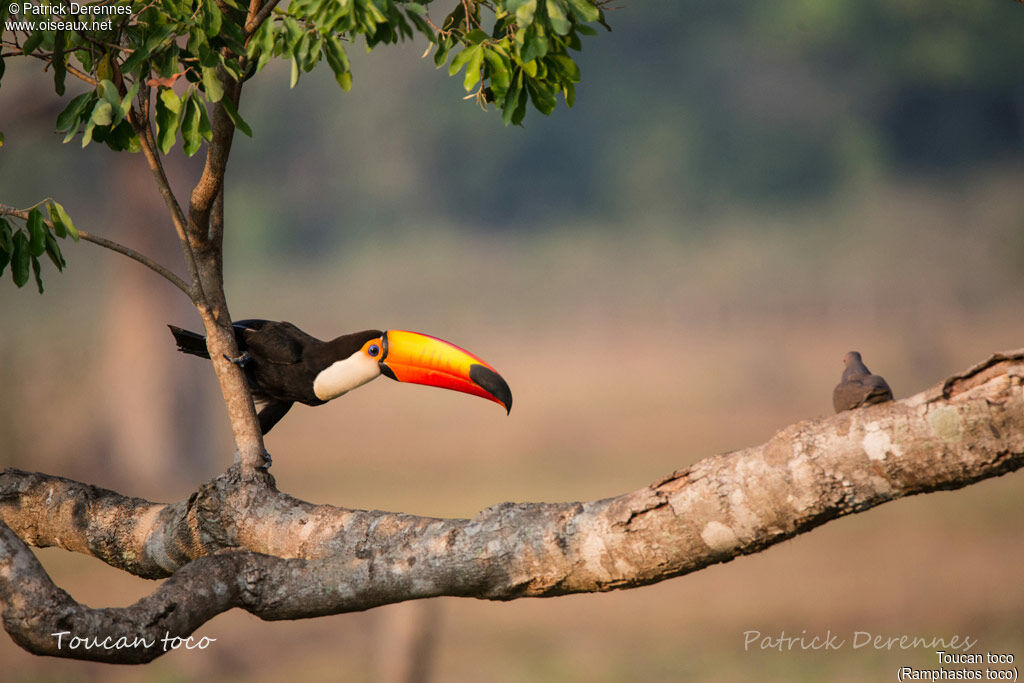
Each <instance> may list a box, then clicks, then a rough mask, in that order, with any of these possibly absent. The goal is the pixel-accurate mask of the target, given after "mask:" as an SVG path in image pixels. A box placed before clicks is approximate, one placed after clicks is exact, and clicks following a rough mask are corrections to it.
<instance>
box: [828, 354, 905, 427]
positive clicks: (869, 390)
mask: <svg viewBox="0 0 1024 683" xmlns="http://www.w3.org/2000/svg"><path fill="white" fill-rule="evenodd" d="M843 364H844V365H845V366H846V369H844V370H843V377H842V379H841V380H840V381H839V384H837V385H836V388H835V389H834V390H833V391H832V406H833V407H834V408H835V409H836V412H837V413H841V412H843V411H844V410H853V409H854V408H860V407H861V406H866V405H870V404H872V403H885V402H886V401H891V400H892V389H890V388H889V385H888V384H886V382H885V380H884V379H882V378H881V377H880V376H878V375H872V374H871V371H870V370H868V369H867V367H866V366H865V365H864V361H862V360H861V359H860V352H859V351H850V352H848V353H847V354H846V355H845V356H843Z"/></svg>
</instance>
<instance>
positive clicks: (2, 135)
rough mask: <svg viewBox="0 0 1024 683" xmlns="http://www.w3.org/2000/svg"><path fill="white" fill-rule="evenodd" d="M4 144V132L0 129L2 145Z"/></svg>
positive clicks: (0, 143)
mask: <svg viewBox="0 0 1024 683" xmlns="http://www.w3.org/2000/svg"><path fill="white" fill-rule="evenodd" d="M3 146H4V133H3V131H0V147H3Z"/></svg>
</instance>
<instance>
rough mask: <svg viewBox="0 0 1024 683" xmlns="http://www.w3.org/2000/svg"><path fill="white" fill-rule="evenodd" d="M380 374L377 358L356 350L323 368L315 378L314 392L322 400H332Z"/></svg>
mask: <svg viewBox="0 0 1024 683" xmlns="http://www.w3.org/2000/svg"><path fill="white" fill-rule="evenodd" d="M379 376H380V366H379V365H378V364H377V360H376V359H375V358H371V357H370V356H368V355H366V354H365V353H363V351H362V350H360V351H356V352H355V353H353V354H352V355H351V356H349V357H348V358H346V359H345V360H339V361H337V362H335V363H332V364H331V365H329V366H328V367H326V368H324V369H323V370H321V371H320V374H318V375H317V376H316V379H315V380H313V393H314V394H316V397H317V398H318V399H320V400H321V401H330V400H331V399H332V398H338V397H339V396H341V395H342V394H346V393H348V392H349V391H352V390H353V389H355V388H356V387H361V386H363V385H364V384H366V383H367V382H369V381H370V380H373V379H376V378H377V377H379Z"/></svg>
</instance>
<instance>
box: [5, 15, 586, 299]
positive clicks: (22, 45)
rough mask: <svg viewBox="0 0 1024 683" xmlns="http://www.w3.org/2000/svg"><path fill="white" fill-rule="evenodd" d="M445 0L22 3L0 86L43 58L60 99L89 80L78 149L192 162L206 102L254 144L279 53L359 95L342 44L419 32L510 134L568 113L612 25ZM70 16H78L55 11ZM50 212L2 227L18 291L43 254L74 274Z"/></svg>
mask: <svg viewBox="0 0 1024 683" xmlns="http://www.w3.org/2000/svg"><path fill="white" fill-rule="evenodd" d="M448 1H449V3H451V2H454V5H455V6H454V9H453V10H452V11H450V12H449V13H448V14H447V15H446V17H445V19H444V21H443V22H442V25H441V26H437V25H435V24H434V23H433V22H432V21H431V19H430V16H429V12H428V5H429V4H431V0H425V2H410V1H406V0H291V1H290V2H289V3H287V4H286V5H285V6H283V7H279V6H278V4H279V0H262V2H259V1H257V2H253V3H251V4H248V3H240V2H238V0H216V1H214V0H153V1H149V0H147V2H141V1H136V2H131V3H130V4H108V5H102V4H96V5H86V4H77V3H69V4H68V5H66V6H65V5H63V4H56V3H54V4H51V5H47V4H46V3H48V0H43V3H42V4H38V5H22V7H23V8H28V7H34V8H36V11H37V12H38V13H37V14H33V13H31V12H30V13H28V15H26V16H22V17H8V16H7V15H8V12H9V8H10V7H17V5H10V4H7V3H4V4H3V5H2V7H0V21H4V20H7V19H9V18H10V19H11V20H12V21H15V22H20V23H16V24H15V25H14V26H13V27H12V28H11V29H10V30H5V31H4V34H3V43H2V48H3V49H2V50H0V81H2V78H3V73H4V59H5V57H6V58H11V57H16V56H22V57H26V56H27V57H33V58H35V59H39V60H42V61H44V62H46V63H48V64H49V66H50V72H51V73H52V75H53V84H54V90H55V91H56V93H57V94H58V95H64V92H65V89H66V81H67V78H68V76H69V75H71V76H73V77H75V78H77V79H79V80H81V81H82V82H85V83H87V84H88V85H89V89H88V90H86V92H83V93H81V94H79V95H77V96H75V97H73V98H72V99H71V100H70V102H68V104H67V106H66V107H65V108H64V110H63V111H62V112H61V113H60V115H59V116H58V117H57V124H56V128H57V131H58V132H61V133H63V134H64V142H69V141H71V140H72V139H74V138H75V137H76V136H81V141H82V143H81V144H82V147H86V146H88V145H89V143H91V142H94V141H95V142H99V143H102V144H105V145H107V146H108V147H110V148H111V149H113V150H115V151H129V152H137V151H140V150H141V149H143V146H144V141H146V140H150V139H152V140H153V142H154V143H155V144H154V145H153V146H155V147H156V149H157V150H159V152H160V153H162V154H165V155H166V154H168V153H169V152H170V151H171V149H173V148H174V146H175V145H176V144H178V142H179V140H180V142H181V147H182V150H183V151H184V152H185V154H186V155H188V156H192V155H194V154H195V153H196V152H198V151H199V150H200V148H201V147H202V145H203V141H204V140H206V141H207V142H210V141H212V139H213V135H214V130H213V126H212V125H211V120H212V116H211V113H210V111H209V108H210V107H219V108H220V111H222V112H223V114H224V115H226V117H227V119H229V120H230V121H231V123H232V124H233V125H234V127H235V128H237V129H239V130H241V131H242V132H243V133H245V134H246V135H250V136H251V135H252V130H251V129H250V127H249V125H248V124H247V123H246V122H245V120H244V119H243V118H242V116H241V114H240V113H239V111H238V109H237V103H238V99H237V98H238V92H239V89H240V86H241V84H242V83H244V82H245V81H247V80H248V79H250V78H252V77H253V76H255V75H256V74H257V73H259V72H260V70H261V69H263V67H264V66H266V64H267V63H268V62H269V61H270V60H271V59H273V58H280V59H286V60H288V61H290V63H291V85H292V86H293V87H294V86H295V84H296V83H297V82H298V80H299V78H300V76H301V74H302V73H307V72H309V71H311V70H312V69H313V68H314V67H316V65H317V64H319V63H320V62H321V61H322V60H323V61H326V62H327V65H328V66H329V67H330V69H331V70H332V72H333V73H334V76H335V79H336V80H337V82H338V85H339V86H341V88H342V89H344V90H346V91H347V90H349V89H350V88H351V87H352V72H351V67H350V63H349V59H348V54H347V49H346V44H348V46H349V47H351V45H352V43H353V42H354V41H355V40H356V39H357V38H358V37H359V36H362V38H363V40H364V41H365V44H366V48H367V50H371V49H373V48H374V47H376V46H377V45H380V44H389V43H396V42H398V41H400V40H408V39H411V38H413V37H414V35H415V34H417V33H419V34H422V35H423V36H425V37H426V38H427V39H428V40H429V41H430V42H431V43H433V45H434V46H435V47H436V52H435V56H434V61H435V63H436V64H437V65H438V67H441V66H444V65H445V64H446V63H447V61H448V59H449V57H451V63H450V64H449V65H448V72H449V74H451V75H455V74H457V73H459V72H460V71H463V69H464V70H465V75H464V77H463V85H464V86H465V88H466V90H467V91H472V94H471V96H470V97H475V98H476V99H477V101H478V102H479V103H480V104H481V105H482V106H484V107H486V103H487V102H494V103H495V104H496V105H497V106H498V107H499V108H500V109H501V111H502V119H503V120H504V122H505V123H506V125H507V124H509V123H515V124H519V123H521V122H522V120H523V117H524V116H525V114H526V108H527V102H532V103H533V105H534V107H536V109H538V110H539V111H541V112H542V113H544V114H549V113H551V111H552V110H553V109H554V108H555V106H556V99H557V96H558V94H562V95H563V97H564V99H565V101H566V102H567V103H568V104H569V105H570V106H571V105H572V103H573V99H574V92H575V91H574V88H575V84H576V83H578V82H579V79H580V72H579V68H578V67H577V66H576V63H575V62H574V61H573V59H572V57H571V56H570V54H569V51H570V50H579V49H580V36H581V35H590V34H593V33H595V31H594V29H593V28H591V27H589V26H588V25H587V24H588V23H593V22H601V23H602V24H603V23H604V21H603V16H602V12H601V10H600V8H599V7H598V5H597V4H595V0H448ZM449 6H450V5H449ZM58 7H60V8H62V9H60V10H58V9H57V8H58ZM63 10H75V11H76V12H77V14H73V15H67V14H65V15H59V14H57V12H60V11H63ZM484 15H486V17H487V18H485V16H484ZM2 143H3V137H2V135H0V144H2ZM148 147H149V146H148V145H147V148H148ZM154 153H155V152H154ZM47 207H48V209H49V213H50V220H51V224H52V227H53V234H51V232H50V231H49V230H47V229H46V228H45V223H44V220H43V217H42V213H41V212H40V211H39V209H38V207H36V208H33V209H31V211H30V212H29V213H28V216H27V219H26V221H25V226H24V227H23V228H15V227H13V226H12V225H11V223H10V222H9V221H7V220H6V219H3V222H2V223H0V260H2V265H3V267H6V266H7V265H8V264H10V265H11V275H12V278H13V280H14V283H15V284H16V285H17V286H18V287H21V286H23V285H24V284H25V283H26V282H28V278H29V269H31V270H32V272H33V273H34V274H35V279H36V283H37V285H38V287H39V291H40V292H41V291H42V281H41V279H40V263H39V257H40V256H42V255H43V254H44V253H46V254H47V255H48V256H49V257H50V259H51V261H52V262H53V263H54V265H56V266H57V268H58V270H60V269H63V267H64V265H65V264H64V258H63V255H62V254H61V253H60V249H59V247H58V246H57V242H56V240H55V238H54V235H56V236H57V237H64V236H65V235H67V234H70V235H71V236H72V237H74V238H76V239H77V233H76V232H75V230H74V226H73V225H72V223H71V220H70V219H69V218H68V217H67V213H66V212H65V211H64V209H63V208H62V207H61V206H60V205H59V204H57V203H56V202H52V201H51V202H48V203H47ZM16 213H17V212H16ZM8 215H10V214H8Z"/></svg>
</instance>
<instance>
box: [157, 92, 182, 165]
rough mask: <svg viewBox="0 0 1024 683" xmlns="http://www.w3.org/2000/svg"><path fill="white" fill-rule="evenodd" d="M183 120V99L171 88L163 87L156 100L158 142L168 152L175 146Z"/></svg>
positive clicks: (162, 149) (165, 152)
mask: <svg viewBox="0 0 1024 683" xmlns="http://www.w3.org/2000/svg"><path fill="white" fill-rule="evenodd" d="M180 122H181V99H179V97H178V95H177V94H176V93H175V92H174V91H173V90H171V89H170V88H163V89H162V90H161V91H160V97H158V98H157V100H156V142H157V145H158V146H159V147H160V151H161V152H163V153H164V154H167V153H168V152H169V151H171V148H172V147H174V141H175V139H176V138H177V137H178V125H179V123H180Z"/></svg>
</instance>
